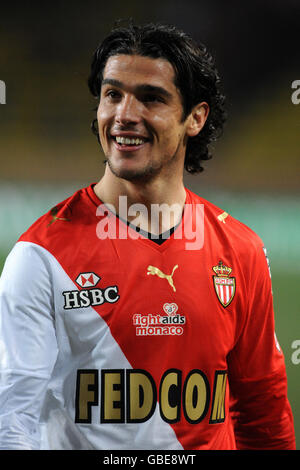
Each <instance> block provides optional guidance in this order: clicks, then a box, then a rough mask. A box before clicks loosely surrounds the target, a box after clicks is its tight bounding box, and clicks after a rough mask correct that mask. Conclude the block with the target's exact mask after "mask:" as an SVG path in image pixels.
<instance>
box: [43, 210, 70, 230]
mask: <svg viewBox="0 0 300 470" xmlns="http://www.w3.org/2000/svg"><path fill="white" fill-rule="evenodd" d="M57 213H58V209H57V207H54V208H53V209H51V215H52V220H50V222H49V224H48V225H47V227H49V225H51V224H53V223H54V222H56V221H57V220H65V221H66V222H70V219H65V218H64V217H57V215H56V214H57Z"/></svg>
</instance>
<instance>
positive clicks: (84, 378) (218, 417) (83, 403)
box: [75, 369, 227, 424]
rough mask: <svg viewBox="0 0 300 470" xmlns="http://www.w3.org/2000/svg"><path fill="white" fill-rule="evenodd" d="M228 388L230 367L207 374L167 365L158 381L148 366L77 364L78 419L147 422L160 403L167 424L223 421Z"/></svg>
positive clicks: (104, 422) (159, 410) (118, 422)
mask: <svg viewBox="0 0 300 470" xmlns="http://www.w3.org/2000/svg"><path fill="white" fill-rule="evenodd" d="M210 376H211V378H210V379H209V377H210ZM226 388H227V370H215V371H214V375H213V371H212V373H211V374H209V376H206V374H205V373H204V371H202V370H201V369H192V370H190V371H188V372H187V373H186V372H183V371H182V370H180V369H167V370H164V371H162V375H161V377H160V380H159V383H157V382H156V381H155V380H154V378H153V375H152V374H151V373H150V372H149V371H147V370H144V369H102V370H98V369H79V370H77V378H76V391H75V423H81V424H82V423H86V424H96V423H99V422H101V424H107V423H115V424H123V423H144V422H146V421H148V420H149V419H150V418H151V417H152V415H153V414H154V412H155V410H156V409H157V404H158V405H159V406H158V412H159V416H160V418H161V420H162V421H164V422H166V423H178V422H182V423H183V424H186V423H189V424H198V423H200V422H201V421H202V420H203V419H205V418H207V422H208V423H209V424H216V423H223V422H224V421H225V419H226V413H225V411H226ZM95 408H96V409H95ZM97 408H98V409H97ZM93 411H95V412H93Z"/></svg>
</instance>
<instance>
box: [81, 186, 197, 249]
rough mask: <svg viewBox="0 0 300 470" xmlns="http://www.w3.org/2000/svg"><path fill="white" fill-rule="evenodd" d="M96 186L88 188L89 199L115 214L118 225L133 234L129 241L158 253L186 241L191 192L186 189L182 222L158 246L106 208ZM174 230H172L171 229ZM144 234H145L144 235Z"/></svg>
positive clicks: (145, 233) (145, 234)
mask: <svg viewBox="0 0 300 470" xmlns="http://www.w3.org/2000/svg"><path fill="white" fill-rule="evenodd" d="M95 185H96V183H92V184H90V186H88V187H87V188H86V191H87V194H88V196H89V198H90V199H91V200H92V202H93V203H94V204H95V205H96V206H97V207H98V206H100V205H103V206H105V207H106V209H107V211H109V212H110V213H111V214H113V216H114V217H115V218H116V219H117V221H118V224H121V225H123V227H124V228H125V227H126V230H127V231H128V232H133V234H134V235H133V236H132V237H130V236H129V239H131V240H132V241H136V242H137V243H142V244H144V245H145V246H148V247H149V248H152V249H154V250H156V251H159V252H163V251H165V250H166V249H168V248H169V246H170V244H171V243H172V242H173V241H176V242H182V241H184V240H183V238H184V236H183V233H184V230H183V219H184V212H185V205H186V204H188V203H189V202H190V196H189V192H188V191H187V189H186V188H185V193H186V199H185V205H184V207H183V212H182V217H181V220H180V222H179V223H178V224H177V225H176V227H174V230H173V231H172V233H170V236H169V237H168V238H167V239H166V240H165V241H164V242H163V243H161V244H158V243H156V242H155V241H154V240H151V238H149V237H148V236H147V232H145V231H143V230H142V231H141V232H138V231H137V230H135V228H133V226H132V224H130V223H129V222H128V221H126V220H124V219H122V218H121V217H119V216H118V214H115V213H114V212H112V211H111V210H110V208H109V207H107V206H106V204H105V203H104V202H103V201H101V199H100V198H99V197H98V196H97V195H96V193H95V191H94V186H95ZM171 230H172V229H171ZM180 230H181V236H180V237H177V234H178V232H179V231H180ZM143 232H144V233H143ZM168 232H169V231H166V232H164V233H168Z"/></svg>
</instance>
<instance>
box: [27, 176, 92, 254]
mask: <svg viewBox="0 0 300 470" xmlns="http://www.w3.org/2000/svg"><path fill="white" fill-rule="evenodd" d="M91 192H92V185H91V186H89V187H87V188H82V189H79V190H78V191H76V192H75V193H74V194H73V195H71V196H70V197H68V198H66V199H65V200H63V201H61V202H59V203H57V204H56V205H55V206H54V207H52V208H51V209H49V210H48V211H47V212H46V213H45V214H43V215H42V216H41V217H39V218H38V219H37V220H36V221H35V222H34V223H33V224H32V225H31V226H30V227H29V228H28V229H27V230H26V231H25V232H24V233H23V234H22V235H21V236H20V238H19V240H18V242H31V243H34V244H37V245H39V246H41V247H43V248H46V249H48V248H50V247H52V248H53V249H55V248H59V246H64V245H65V244H66V243H67V242H68V240H69V241H70V240H71V238H72V239H73V240H74V238H76V233H77V232H78V229H79V227H80V226H82V225H84V224H86V223H88V220H89V218H90V217H91V216H92V215H93V214H94V215H95V214H96V203H95V201H93V200H92V199H91V198H90V195H91Z"/></svg>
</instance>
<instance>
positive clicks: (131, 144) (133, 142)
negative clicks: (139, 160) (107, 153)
mask: <svg viewBox="0 0 300 470" xmlns="http://www.w3.org/2000/svg"><path fill="white" fill-rule="evenodd" d="M111 137H112V139H113V141H114V142H115V143H116V146H117V148H118V149H122V150H128V149H131V150H134V149H138V148H140V147H141V146H142V145H144V144H145V143H147V142H149V139H147V138H145V137H132V136H118V135H112V136H111Z"/></svg>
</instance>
